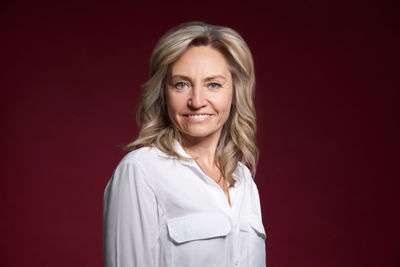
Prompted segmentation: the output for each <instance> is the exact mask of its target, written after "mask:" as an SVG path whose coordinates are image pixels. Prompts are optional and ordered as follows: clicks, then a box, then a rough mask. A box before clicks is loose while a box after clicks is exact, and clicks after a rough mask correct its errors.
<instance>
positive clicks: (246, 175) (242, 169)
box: [233, 161, 254, 184]
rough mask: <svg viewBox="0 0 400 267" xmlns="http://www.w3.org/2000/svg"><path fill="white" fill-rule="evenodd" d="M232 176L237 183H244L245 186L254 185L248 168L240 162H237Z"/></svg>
mask: <svg viewBox="0 0 400 267" xmlns="http://www.w3.org/2000/svg"><path fill="white" fill-rule="evenodd" d="M233 176H234V178H235V179H236V180H237V181H239V182H244V183H247V184H252V183H254V181H253V177H252V176H251V172H250V170H249V168H248V167H247V166H246V165H245V164H243V163H242V162H240V161H239V162H238V164H237V166H236V169H235V171H234V172H233Z"/></svg>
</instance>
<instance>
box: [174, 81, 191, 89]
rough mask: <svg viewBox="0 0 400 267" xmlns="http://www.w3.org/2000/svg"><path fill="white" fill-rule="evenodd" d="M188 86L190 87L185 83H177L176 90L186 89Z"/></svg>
mask: <svg viewBox="0 0 400 267" xmlns="http://www.w3.org/2000/svg"><path fill="white" fill-rule="evenodd" d="M187 86H188V85H187V84H186V83H184V82H177V83H176V84H175V88H176V89H185V88H186V87H187Z"/></svg>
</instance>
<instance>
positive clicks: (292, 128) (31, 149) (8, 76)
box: [0, 0, 400, 267]
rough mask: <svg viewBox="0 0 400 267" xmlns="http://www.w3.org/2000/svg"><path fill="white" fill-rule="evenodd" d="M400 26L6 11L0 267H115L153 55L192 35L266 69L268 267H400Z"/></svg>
mask: <svg viewBox="0 0 400 267" xmlns="http://www.w3.org/2000/svg"><path fill="white" fill-rule="evenodd" d="M99 2H100V1H99ZM322 2H323V3H322ZM399 17H400V16H399V9H398V5H396V4H395V1H393V2H384V1H358V2H357V1H343V2H338V1H288V0H283V1H279V3H274V2H268V1H267V2H264V3H263V4H257V3H252V2H251V1H245V2H243V1H242V2H240V3H233V2H225V3H224V2H212V1H208V0H207V1H198V2H190V3H189V2H187V1H173V2H170V1H165V2H164V3H155V2H152V1H144V3H140V4H138V3H134V2H133V1H132V2H130V3H128V2H126V3H105V2H101V3H95V2H93V3H89V2H84V1H79V2H74V1H72V2H71V1H65V3H60V2H58V1H47V2H46V1H43V0H40V1H3V3H2V4H1V13H0V31H1V35H0V38H1V39H0V45H1V51H0V61H1V84H0V86H1V93H0V99H1V152H2V153H1V155H2V156H1V179H2V180H1V182H2V184H1V188H0V203H1V204H0V208H1V210H0V212H1V220H0V226H1V238H0V251H1V252H0V253H1V254H0V255H1V266H10V267H12V266H41V267H44V266H101V265H102V258H101V242H102V240H101V231H102V225H101V219H102V217H101V215H102V196H103V190H104V187H105V185H106V183H107V181H108V179H109V177H110V175H111V174H112V171H113V169H114V167H115V166H116V164H117V163H118V161H119V160H120V158H121V157H122V156H123V154H124V152H122V151H121V149H120V146H121V145H123V144H126V143H128V142H129V141H131V140H133V139H134V138H135V136H136V134H137V127H136V125H135V124H134V123H133V114H134V107H135V103H137V100H138V95H139V87H140V85H141V84H142V83H143V82H145V81H146V78H147V75H148V74H147V71H148V61H149V57H150V54H151V51H152V49H153V47H154V45H155V43H156V41H157V40H158V38H159V37H160V36H161V35H162V34H163V33H164V32H165V31H166V30H168V29H169V28H170V27H172V26H174V25H176V24H178V23H182V22H186V21H191V20H201V21H205V22H208V23H211V24H221V25H227V26H230V27H232V28H234V29H236V30H238V31H239V32H240V33H241V34H242V35H243V36H244V38H245V39H246V41H247V42H248V44H249V46H250V48H251V50H252V52H253V55H254V58H255V65H256V75H257V91H256V93H257V95H256V108H257V112H258V126H259V128H258V145H259V148H260V151H261V157H260V163H259V166H258V171H257V176H256V183H257V184H258V187H259V191H260V197H261V201H262V212H263V218H264V225H265V228H266V230H267V235H268V237H267V265H268V266H269V267H289V266H290V267H291V266H296V267H314V266H315V267H321V266H324V267H330V266H341V267H346V266H349V267H350V266H352V267H354V266H363V267H365V266H367V267H368V266H371V267H373V266H374V267H375V266H385V267H391V266H400V256H399V255H400V245H399V244H400V242H399V240H400V231H399V229H398V228H399V226H400V220H399V199H398V195H397V194H398V193H399V190H398V189H399V182H398V181H397V180H398V178H399V177H400V175H399V173H398V166H395V165H396V164H397V165H398V160H399V156H398V151H399V143H398V141H397V140H398V138H399V127H398V124H399V123H398V120H399V119H398V114H396V110H395V109H396V105H397V103H398V102H399V93H398V90H399V86H398V79H399V59H400V57H399V47H400V38H399V36H400V31H399V29H400V27H399V26H400V23H399Z"/></svg>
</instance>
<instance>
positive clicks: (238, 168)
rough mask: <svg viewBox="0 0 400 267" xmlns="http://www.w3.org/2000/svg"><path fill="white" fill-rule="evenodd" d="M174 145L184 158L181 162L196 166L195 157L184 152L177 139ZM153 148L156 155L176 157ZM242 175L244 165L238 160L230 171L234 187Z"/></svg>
mask: <svg viewBox="0 0 400 267" xmlns="http://www.w3.org/2000/svg"><path fill="white" fill-rule="evenodd" d="M174 147H175V151H176V152H177V153H178V155H179V156H181V157H182V158H184V159H183V160H181V163H182V164H185V165H188V166H196V167H197V163H196V161H195V159H194V158H193V157H192V156H190V155H189V154H188V153H186V151H185V150H184V149H183V147H182V145H181V144H180V143H179V142H178V140H175V143H174ZM154 148H155V149H156V151H157V154H158V156H160V157H162V158H172V159H176V157H174V156H171V155H168V154H167V153H165V152H163V151H161V150H160V149H158V148H156V147H154ZM244 175H245V173H244V165H243V164H242V163H241V162H238V164H237V166H236V169H235V170H234V171H233V173H232V177H233V179H234V180H235V181H236V183H235V186H234V187H236V186H237V185H238V184H239V183H240V177H244Z"/></svg>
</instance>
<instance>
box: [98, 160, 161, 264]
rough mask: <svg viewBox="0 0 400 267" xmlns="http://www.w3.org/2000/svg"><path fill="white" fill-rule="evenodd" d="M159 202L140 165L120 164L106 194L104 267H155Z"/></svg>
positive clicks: (126, 162) (104, 205) (134, 163)
mask: <svg viewBox="0 0 400 267" xmlns="http://www.w3.org/2000/svg"><path fill="white" fill-rule="evenodd" d="M158 237H159V223H158V212H157V199H156V196H155V193H154V191H153V189H152V187H151V186H150V184H149V183H148V181H147V180H146V177H145V175H144V173H143V171H142V168H141V166H140V165H139V163H138V162H135V161H133V160H129V161H123V162H121V163H120V164H119V165H118V167H117V168H116V170H115V171H114V174H113V176H112V177H111V179H110V181H109V182H108V184H107V186H106V189H105V191H104V202H103V260H104V266H105V267H122V266H131V267H135V266H149V267H152V266H155V265H156V254H157V253H156V244H157V239H158Z"/></svg>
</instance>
